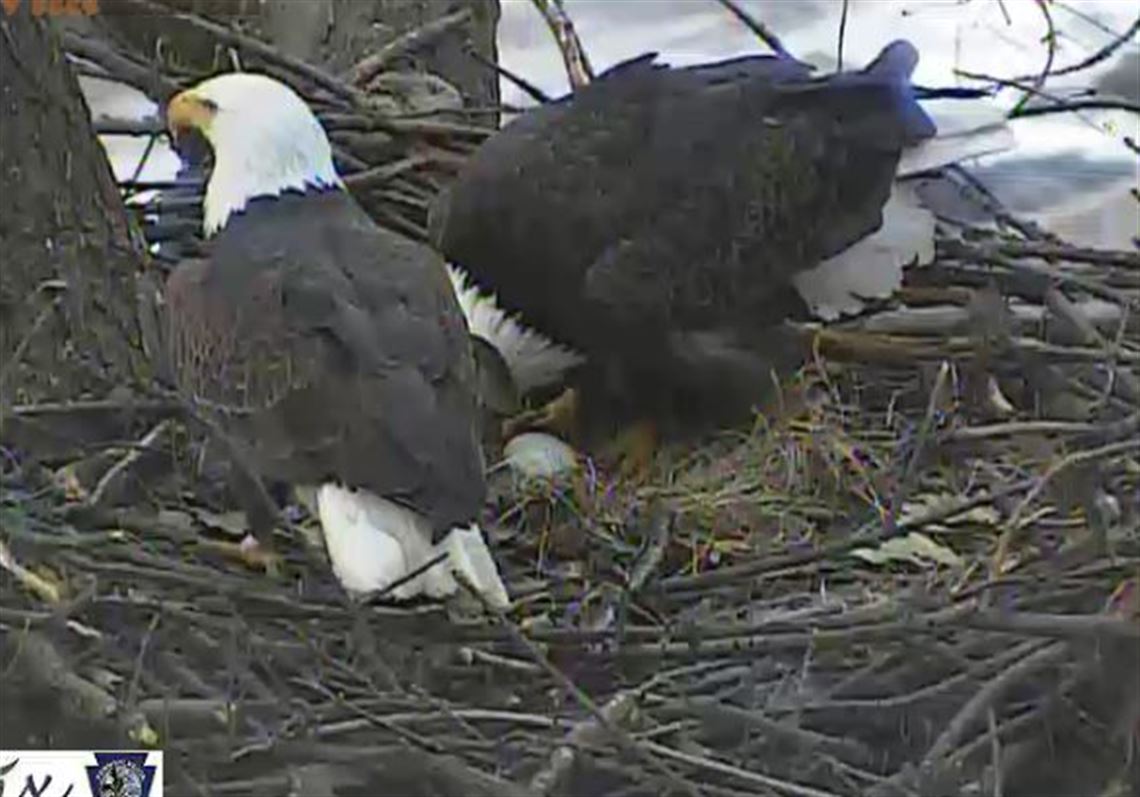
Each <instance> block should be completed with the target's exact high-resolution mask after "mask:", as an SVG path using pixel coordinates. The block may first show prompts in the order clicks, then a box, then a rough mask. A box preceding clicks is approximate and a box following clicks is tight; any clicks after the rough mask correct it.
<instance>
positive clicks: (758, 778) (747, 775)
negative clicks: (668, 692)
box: [642, 741, 839, 797]
mask: <svg viewBox="0 0 1140 797" xmlns="http://www.w3.org/2000/svg"><path fill="white" fill-rule="evenodd" d="M642 744H643V745H645V746H646V747H647V748H648V749H650V750H652V751H653V752H654V753H657V755H659V756H662V757H663V758H671V759H673V760H674V761H680V762H682V763H685V764H688V765H689V766H693V767H696V768H697V769H705V770H709V771H711V772H719V773H720V774H722V775H729V776H730V777H734V778H736V779H738V780H742V781H744V782H745V783H751V784H753V785H756V786H763V787H764V788H766V789H772V790H774V791H777V792H780V793H781V794H788V795H791V797H839V796H838V795H837V794H835V793H834V792H830V791H824V790H823V789H817V788H814V787H812V786H804V785H803V784H800V783H793V782H791V781H788V780H780V779H779V778H773V777H770V776H768V775H761V774H760V773H759V772H750V771H748V770H746V769H741V768H740V767H737V766H733V765H732V764H729V763H727V762H725V761H718V760H716V759H715V758H708V757H705V756H698V755H694V754H692V753H685V752H682V751H680V750H674V749H673V748H672V747H667V746H665V745H663V744H660V743H658V742H651V741H644V742H642Z"/></svg>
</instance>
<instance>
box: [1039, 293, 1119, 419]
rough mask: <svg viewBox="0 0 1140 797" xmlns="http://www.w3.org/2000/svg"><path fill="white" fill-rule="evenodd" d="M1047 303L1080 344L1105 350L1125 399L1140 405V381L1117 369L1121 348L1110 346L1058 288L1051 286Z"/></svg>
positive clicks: (1107, 364)
mask: <svg viewBox="0 0 1140 797" xmlns="http://www.w3.org/2000/svg"><path fill="white" fill-rule="evenodd" d="M1045 303H1046V305H1047V306H1048V307H1049V309H1050V310H1052V311H1053V312H1054V313H1056V314H1057V315H1058V316H1060V317H1061V318H1064V319H1065V320H1066V321H1068V322H1069V324H1070V325H1072V327H1073V329H1074V330H1075V331H1076V333H1077V335H1078V341H1077V342H1078V343H1080V344H1081V345H1083V346H1099V347H1101V348H1102V349H1105V365H1106V366H1107V368H1108V369H1109V371H1110V373H1112V374H1113V375H1114V377H1115V378H1116V379H1117V380H1118V381H1119V382H1120V386H1121V387H1122V388H1123V389H1124V391H1123V392H1124V398H1126V399H1128V400H1129V401H1132V402H1135V403H1137V404H1140V380H1138V379H1137V378H1136V376H1135V375H1134V374H1133V373H1132V372H1131V371H1129V370H1127V369H1124V368H1117V367H1116V352H1117V351H1118V350H1119V348H1120V347H1119V346H1118V345H1111V344H1109V342H1108V341H1107V340H1105V339H1104V336H1103V335H1101V334H1100V332H1099V331H1098V330H1097V328H1096V327H1095V326H1093V324H1092V322H1091V321H1089V320H1088V318H1086V317H1085V315H1084V313H1083V312H1081V309H1080V308H1079V307H1078V306H1077V305H1076V304H1074V303H1073V302H1072V301H1071V300H1070V299H1069V297H1067V296H1065V294H1063V293H1061V291H1059V290H1057V289H1056V288H1054V287H1052V286H1050V287H1049V289H1048V290H1047V291H1046V293H1045Z"/></svg>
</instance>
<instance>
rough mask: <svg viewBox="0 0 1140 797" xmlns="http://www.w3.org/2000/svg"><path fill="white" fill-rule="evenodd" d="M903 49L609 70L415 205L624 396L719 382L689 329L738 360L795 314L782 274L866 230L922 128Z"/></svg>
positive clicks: (927, 131) (463, 258)
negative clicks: (862, 66) (873, 56)
mask: <svg viewBox="0 0 1140 797" xmlns="http://www.w3.org/2000/svg"><path fill="white" fill-rule="evenodd" d="M915 58H916V56H915V55H914V51H913V48H911V47H910V45H908V44H905V43H899V44H896V45H892V47H890V48H887V50H885V51H884V52H883V54H882V55H881V56H880V57H879V58H878V59H877V60H876V62H875V63H873V64H872V65H871V66H869V67H868V68H867V69H866V70H864V71H862V72H858V73H848V74H843V75H833V76H829V77H826V78H818V79H813V78H811V76H810V72H809V70H808V68H807V67H806V66H804V65H802V64H798V63H796V62H793V61H788V60H784V59H777V58H763V57H760V58H756V57H753V58H747V59H735V60H733V61H726V62H723V63H719V64H710V65H703V66H699V67H691V68H685V69H671V68H667V67H662V66H659V65H657V64H655V63H653V57H652V56H646V57H641V58H638V59H634V60H632V61H629V62H626V63H624V64H621V65H619V66H617V67H615V68H613V69H612V70H610V71H608V72H607V73H605V74H604V75H602V76H601V77H599V78H598V79H597V80H596V81H594V82H593V83H592V84H590V85H589V86H586V87H584V88H582V89H580V90H578V91H576V92H575V93H574V94H572V95H570V96H568V97H566V98H564V99H562V100H559V101H557V102H553V103H550V104H548V105H545V106H543V107H540V108H537V109H534V110H531V111H529V112H527V113H525V114H524V115H522V116H521V117H519V118H518V119H516V120H515V121H514V122H512V123H511V124H509V125H507V126H506V127H505V128H504V129H503V130H502V131H501V132H500V133H498V134H497V135H495V136H493V137H492V138H491V139H490V140H489V141H488V142H487V143H486V144H484V145H483V147H481V148H480V150H479V151H478V152H477V153H476V154H475V155H474V156H473V158H472V160H471V161H470V163H469V164H468V166H467V168H466V170H465V171H464V173H463V174H461V176H460V177H459V179H458V180H457V181H456V182H455V183H454V184H453V185H452V186H451V187H450V189H449V190H448V192H447V193H446V194H444V195H442V196H441V197H440V199H439V200H438V201H437V204H436V206H435V207H434V208H433V213H432V222H431V229H432V235H433V239H434V241H435V243H436V245H437V246H438V247H439V248H440V250H441V251H442V252H443V253H444V255H445V256H446V257H447V258H448V259H449V260H451V261H452V262H454V263H456V264H458V265H460V266H461V267H463V268H465V269H466V270H468V272H469V273H470V274H471V275H472V277H473V278H474V279H475V280H476V281H477V282H479V283H480V284H481V285H483V286H485V288H486V289H488V290H494V291H495V292H496V293H497V295H498V297H499V300H500V302H501V304H502V305H503V306H504V308H505V309H507V310H510V311H514V312H517V313H519V314H520V315H521V317H522V318H523V320H524V322H526V323H529V324H530V325H532V326H534V327H535V328H537V329H539V330H540V331H542V332H543V333H545V334H547V335H549V336H551V337H553V338H554V339H556V340H558V341H559V342H561V343H564V344H567V345H569V346H571V347H574V348H577V349H579V350H581V351H582V352H583V353H585V354H586V355H587V357H588V358H590V360H591V361H592V363H593V364H594V365H595V366H599V365H600V364H601V363H604V365H601V367H603V368H605V369H607V370H608V371H610V372H611V373H612V372H613V371H614V370H615V368H616V370H618V371H620V372H621V374H622V376H621V377H620V378H619V379H618V381H619V382H621V383H622V385H623V388H624V389H627V390H628V389H633V390H635V391H638V390H640V391H641V392H642V398H644V397H645V395H646V394H648V393H654V392H659V390H658V389H659V388H660V387H662V386H667V387H674V388H680V387H685V386H689V387H693V386H694V385H693V380H695V379H697V378H698V376H697V374H698V373H699V374H700V377H699V378H700V380H701V381H702V382H704V385H705V387H704V390H705V391H706V393H708V392H722V391H721V387H720V386H718V385H716V384H715V379H714V384H712V385H710V384H708V382H707V380H708V379H709V378H711V377H714V376H715V374H716V372H717V370H718V366H717V362H716V358H717V356H718V355H716V354H715V353H714V354H711V355H710V356H711V361H710V362H706V363H704V365H706V366H708V367H707V368H705V369H704V370H701V369H695V368H694V367H693V366H694V364H695V363H696V362H697V361H698V360H700V359H701V355H700V353H699V352H698V351H697V350H698V349H701V348H702V346H701V344H700V341H701V337H702V336H710V335H715V340H716V341H718V344H717V345H721V344H723V346H721V348H722V349H723V351H724V352H726V353H727V352H729V351H730V350H731V352H732V353H731V354H729V355H728V356H727V357H726V359H725V365H726V367H728V366H729V365H731V367H732V368H736V367H737V366H739V365H740V362H739V361H738V360H739V358H738V357H737V354H739V353H740V351H742V350H737V349H736V348H735V347H736V343H737V342H741V341H755V340H760V339H763V338H764V337H765V335H767V334H768V333H767V331H768V330H771V329H772V328H773V327H774V326H775V325H777V324H778V323H779V322H781V321H783V320H784V319H786V318H787V317H789V316H790V315H794V314H795V313H797V312H799V311H801V310H802V304H800V302H799V301H798V297H797V296H796V295H795V294H794V292H793V291H792V289H791V285H790V281H791V278H792V277H793V276H794V275H795V274H797V273H799V272H801V271H804V270H806V269H809V268H812V267H814V266H816V265H818V264H819V263H820V262H821V261H822V260H825V259H827V258H829V257H831V256H833V255H835V254H837V253H839V252H841V251H843V250H844V249H846V248H847V247H849V246H851V245H852V244H853V243H855V242H857V241H859V240H860V239H862V238H864V237H866V236H867V235H869V234H871V233H872V232H874V231H875V230H876V229H878V227H879V226H880V224H881V223H882V208H883V205H884V204H885V203H886V201H887V199H888V197H889V196H890V193H891V187H892V184H893V181H894V179H895V176H896V169H897V166H898V161H899V156H900V153H901V152H902V150H903V148H904V147H907V146H910V145H913V144H915V143H916V142H918V141H920V140H922V139H923V138H925V137H928V136H931V135H933V134H934V127H933V124H932V123H931V122H930V120H929V119H928V118H927V117H926V116H925V114H924V113H923V112H922V111H921V109H920V108H919V107H918V105H917V103H916V102H915V100H914V98H913V96H912V94H911V92H910V89H909V83H908V80H909V75H910V72H911V70H912V69H913V65H914V59H915ZM709 339H710V340H712V339H713V338H712V337H710V338H709ZM712 348H713V349H716V348H717V346H713V347H712ZM746 359H747V358H746ZM756 378H757V379H760V380H764V379H767V378H768V377H767V375H766V374H757V375H756ZM745 382H746V383H747V384H746V385H745V387H746V388H747V389H750V390H751V389H754V388H755V387H756V384H755V383H753V382H751V381H750V380H748V379H745ZM710 388H711V390H710Z"/></svg>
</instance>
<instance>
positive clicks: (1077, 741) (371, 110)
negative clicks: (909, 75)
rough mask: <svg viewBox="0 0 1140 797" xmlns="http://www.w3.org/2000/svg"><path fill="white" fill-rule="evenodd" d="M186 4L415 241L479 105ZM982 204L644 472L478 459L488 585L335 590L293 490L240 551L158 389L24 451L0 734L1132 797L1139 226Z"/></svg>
mask: <svg viewBox="0 0 1140 797" xmlns="http://www.w3.org/2000/svg"><path fill="white" fill-rule="evenodd" d="M550 13H551V15H552V18H553V19H555V21H557V7H556V6H552V7H551V10H550ZM191 19H197V18H191ZM198 22H199V23H200V24H202V25H203V26H206V28H205V29H207V30H215V29H216V33H217V35H218V36H219V39H221V40H222V41H225V42H227V43H229V44H230V45H232V46H235V47H239V48H241V49H242V51H243V53H244V54H245V55H246V56H247V58H248V59H249V60H250V61H251V62H254V63H258V64H259V65H264V66H265V67H266V68H271V69H272V70H273V71H275V72H276V73H277V74H278V75H280V76H282V77H285V78H286V79H288V80H289V81H290V82H291V83H292V84H293V85H294V86H296V87H297V88H298V89H299V90H301V91H302V92H304V93H305V95H306V97H307V98H308V99H309V100H310V101H311V102H313V103H314V105H315V107H317V108H318V109H319V111H320V113H321V115H322V119H323V121H324V122H325V124H326V125H327V126H328V127H329V129H330V131H331V133H332V137H333V139H334V141H336V142H337V147H338V157H339V158H340V159H341V161H342V165H344V164H350V166H351V168H349V169H348V170H347V174H348V182H349V184H350V186H351V187H353V190H354V191H357V192H358V195H359V196H361V197H362V199H363V201H364V202H365V204H366V206H367V207H368V208H369V210H370V211H372V212H373V215H374V216H375V217H376V219H377V221H378V222H380V223H386V224H389V225H391V226H393V227H395V228H396V229H400V230H402V231H404V232H408V233H409V234H413V235H415V234H418V233H419V232H421V231H422V225H423V210H424V208H425V207H426V204H427V201H428V200H429V199H430V197H431V195H432V193H433V192H434V191H435V190H437V189H438V186H439V183H440V182H441V181H442V180H444V179H446V174H447V172H448V171H449V170H453V169H454V168H455V166H456V164H458V163H459V162H461V159H462V157H463V156H464V154H465V153H467V152H469V151H470V150H471V149H472V148H473V147H475V146H477V144H478V143H479V141H481V140H482V138H483V137H485V136H486V135H487V131H486V130H483V129H480V128H475V127H470V126H468V125H466V124H464V123H462V122H456V121H451V120H446V121H444V120H441V119H439V118H438V115H437V116H433V117H431V118H426V119H425V118H393V117H391V116H390V115H388V114H385V113H381V112H380V111H379V110H377V108H376V105H375V102H374V101H373V100H372V99H371V98H369V97H368V96H366V95H363V94H362V93H361V92H360V90H359V89H357V88H354V87H353V86H351V85H348V84H345V83H342V82H341V81H340V80H339V79H337V78H334V77H331V76H329V75H324V74H323V73H321V72H320V71H319V70H316V69H315V68H313V67H311V66H309V65H305V64H298V63H295V62H292V61H291V60H290V59H287V58H285V57H283V56H281V55H279V54H277V53H275V52H274V51H273V50H272V48H269V47H268V46H267V45H264V44H261V43H255V44H250V43H249V42H246V41H244V39H243V38H242V37H241V35H240V34H237V33H235V32H233V31H231V30H229V29H227V28H223V27H221V26H218V25H215V24H214V23H210V22H208V21H206V20H198ZM209 26H213V27H212V28H211V27H209ZM552 27H555V28H556V29H557V26H556V25H552ZM564 32H565V31H563V33H564ZM560 41H561V39H560ZM568 41H571V42H572V41H573V40H572V37H571V38H570V39H568ZM72 44H73V45H74V44H75V42H74V41H73V42H72ZM71 51H72V52H73V53H75V54H77V55H82V56H83V57H84V59H85V61H84V63H85V64H86V68H90V69H96V70H102V71H103V72H105V73H106V74H108V75H109V76H113V77H117V78H121V79H127V80H128V82H137V81H133V78H132V72H131V70H132V69H133V68H134V67H135V66H138V64H137V63H134V62H132V61H131V58H130V56H129V55H125V54H122V53H113V55H115V56H116V57H117V59H118V60H116V59H112V58H110V57H105V54H104V57H100V54H99V53H98V52H96V50H95V49H94V48H93V47H91V46H88V47H87V49H85V50H83V51H80V48H79V47H72V48H71ZM574 52H575V51H574V49H573V47H572V46H571V47H570V54H571V56H572V55H573V53H574ZM567 62H568V64H569V63H572V62H573V63H584V62H585V59H584V56H581V54H580V51H579V57H578V58H576V59H575V58H573V57H568V59H567ZM132 64H133V65H132ZM147 74H148V78H147V79H148V80H150V81H152V84H151V85H153V79H154V75H153V72H148V73H147ZM134 77H136V78H137V77H138V74H135V75H134ZM160 77H161V78H162V80H163V81H168V82H169V84H170V85H173V84H174V83H175V82H176V81H178V80H181V79H182V78H183V77H185V76H180V75H176V74H171V75H161V76H160ZM348 133H352V134H353V135H351V136H349V135H342V134H348ZM375 141H383V143H384V146H380V147H374V146H373V144H375ZM958 179H960V180H962V181H963V185H964V187H965V188H966V189H969V190H974V191H981V190H982V189H981V188H980V187H978V186H970V185H969V184H968V176H964V175H962V174H959V175H958ZM138 188H139V186H136V185H124V192H125V193H130V192H131V191H133V190H137V189H138ZM983 200H984V201H986V202H989V207H990V210H991V211H992V223H989V224H986V225H984V226H981V227H979V226H973V227H965V226H961V225H954V224H950V223H947V224H944V225H943V227H942V230H941V233H940V240H939V244H938V253H939V256H938V259H937V262H936V263H935V264H934V265H932V266H930V267H927V268H923V269H915V270H912V272H911V273H909V274H908V276H907V283H906V285H905V287H904V289H903V291H902V292H901V293H900V294H899V295H898V296H897V297H896V298H895V300H893V301H892V302H891V304H890V305H889V306H885V307H883V308H882V309H881V310H879V311H878V312H874V313H870V314H868V315H866V316H864V317H862V318H859V319H857V320H854V321H850V322H846V323H843V324H839V325H831V326H827V327H816V326H811V325H807V326H805V327H803V328H802V331H803V334H804V335H805V336H809V337H810V338H811V339H812V340H813V341H814V343H815V345H814V347H813V356H812V358H811V359H810V361H809V362H808V363H807V364H806V365H805V366H804V367H803V368H802V369H801V370H800V371H799V372H798V373H797V374H796V376H795V377H794V378H792V379H790V380H786V381H785V382H783V383H782V384H781V385H780V386H779V390H778V391H777V395H776V397H775V398H774V399H773V401H772V403H771V406H770V407H768V408H767V410H766V411H765V412H764V413H762V414H759V415H758V416H757V423H756V425H755V427H754V428H752V429H745V430H738V431H736V432H734V433H731V434H729V433H725V434H720V435H717V436H716V437H715V438H712V439H709V440H706V441H703V442H702V443H701V444H700V445H686V446H676V447H673V448H671V449H669V450H666V451H664V452H663V453H662V454H661V456H660V457H659V461H658V462H657V464H656V467H655V472H654V474H653V478H652V479H651V480H650V481H649V482H648V483H641V484H626V483H623V482H621V481H620V480H619V479H617V478H616V477H615V476H614V475H613V474H610V473H606V472H605V471H603V470H600V469H598V468H595V467H593V466H592V465H591V464H590V463H589V461H587V462H586V463H585V464H584V466H583V468H582V469H581V471H580V472H579V474H577V476H575V477H574V478H571V479H569V480H568V481H567V482H566V483H564V484H559V485H549V484H546V485H531V484H520V483H516V482H513V481H510V480H506V481H504V482H502V483H497V484H496V489H495V491H494V493H495V494H494V497H493V501H492V503H491V505H490V506H489V507H488V515H489V517H488V518H487V523H486V525H485V528H488V529H490V530H491V533H492V534H493V536H494V537H495V548H496V551H497V552H498V553H499V555H500V560H501V562H502V563H503V565H504V569H505V572H504V576H505V578H506V579H507V581H508V583H509V584H510V585H511V588H512V591H513V592H514V594H515V596H516V597H517V602H516V606H515V607H514V608H513V610H512V611H511V612H510V613H509V614H507V615H496V614H494V613H489V612H485V613H484V612H481V613H477V616H476V617H471V616H465V617H462V618H460V617H457V616H456V615H454V613H452V612H451V611H450V610H449V609H448V608H446V607H440V606H436V605H428V604H423V605H414V606H392V605H382V604H377V603H372V604H368V605H360V604H353V603H350V602H349V601H347V600H346V598H345V597H344V596H343V593H342V592H341V591H340V589H339V588H338V586H337V585H336V583H335V582H334V580H333V578H332V576H331V573H330V571H329V568H328V566H327V563H326V562H325V561H324V559H323V557H324V554H323V551H322V549H321V547H320V545H319V544H316V543H314V540H313V537H312V534H311V531H312V529H313V527H314V525H315V522H316V521H315V520H314V519H313V518H311V517H309V516H308V515H307V514H306V513H305V512H304V511H303V510H298V511H297V512H296V513H294V514H293V515H292V516H291V517H290V519H289V522H288V523H287V524H286V527H285V528H283V529H281V530H280V536H279V540H278V542H279V546H278V547H279V549H280V551H281V552H282V559H281V561H280V562H278V563H276V568H275V570H274V572H273V573H271V574H266V573H261V572H252V571H251V570H249V569H248V568H246V567H243V566H242V565H241V564H239V563H237V562H236V561H235V560H234V558H233V557H232V556H231V555H230V554H231V553H232V552H233V548H234V547H235V546H236V543H237V540H239V539H240V538H241V536H242V535H243V534H244V531H245V529H244V526H243V521H242V518H241V516H240V514H238V513H236V512H234V511H232V506H230V505H228V504H227V502H226V499H225V496H224V494H222V493H220V492H219V491H218V490H217V489H216V488H215V486H214V484H213V482H212V481H211V479H210V478H208V477H207V476H206V475H203V469H202V468H201V467H200V463H199V462H198V459H199V455H200V444H199V441H198V440H197V438H196V437H195V436H194V435H193V434H191V433H190V432H188V431H187V428H186V427H184V425H183V423H182V421H181V420H180V418H179V417H178V416H177V413H176V412H173V408H172V407H170V406H167V405H166V404H164V402H162V401H155V402H152V403H149V404H145V403H139V402H137V401H136V402H132V403H131V404H130V406H129V408H128V409H127V410H126V411H129V412H130V413H131V414H132V418H134V420H135V421H136V422H137V425H138V426H139V428H140V430H141V432H140V435H139V437H138V438H137V439H136V440H134V441H133V442H131V443H129V444H125V445H123V444H121V445H116V446H112V447H107V448H105V449H103V450H99V451H96V452H92V453H89V454H88V455H86V456H84V457H83V458H82V459H77V460H66V461H48V462H46V463H45V462H39V463H37V464H36V465H35V466H23V465H21V464H20V463H18V462H14V461H12V462H9V461H6V464H5V472H4V474H3V498H2V502H0V524H2V526H3V534H2V535H0V568H2V571H3V574H2V575H0V639H2V640H3V650H4V651H5V653H4V657H3V658H4V661H3V665H4V667H5V669H4V673H3V679H2V681H0V688H2V693H3V699H4V705H5V712H4V713H5V723H4V724H5V725H6V726H7V728H8V730H7V731H6V733H7V734H8V735H7V736H6V739H5V746H15V745H18V744H21V743H24V744H32V745H37V744H38V745H48V744H50V745H51V746H55V747H85V746H87V747H90V746H94V747H103V746H107V745H108V744H112V743H113V744H118V745H120V746H124V745H133V746H138V747H157V748H161V749H163V750H165V752H166V765H167V770H168V771H167V776H166V787H167V788H168V789H170V790H171V793H173V794H212V795H225V794H235V795H236V794H241V795H259V794H264V795H284V794H304V795H323V794H329V795H331V794H378V793H390V794H396V793H398V794H417V795H444V794H447V795H473V794H487V795H492V794H517V795H550V794H614V795H618V794H623V795H656V794H709V795H720V794H724V795H736V794H764V795H797V796H798V795H805V796H806V795H811V796H813V797H824V796H825V795H827V796H837V795H882V796H883V797H887V796H888V795H932V794H979V795H983V794H985V795H989V794H1004V795H1015V794H1024V795H1036V794H1072V795H1078V794H1080V795H1089V794H1098V795H1105V797H1108V796H1109V795H1124V794H1134V793H1136V790H1137V788H1140V756H1138V755H1137V754H1136V752H1137V751H1136V746H1137V742H1138V741H1140V679H1137V678H1136V673H1137V672H1140V531H1138V526H1140V507H1138V501H1137V496H1138V495H1140V412H1138V407H1140V379H1138V370H1140V369H1138V364H1140V340H1138V337H1140V336H1138V334H1137V332H1138V329H1140V321H1138V314H1137V311H1138V310H1140V256H1138V255H1137V253H1136V252H1105V251H1090V250H1086V249H1081V248H1078V247H1073V246H1070V245H1067V244H1065V243H1064V242H1062V241H1058V240H1056V239H1054V238H1052V237H1050V236H1049V235H1047V234H1045V233H1043V232H1041V231H1040V230H1038V229H1036V228H1035V227H1033V226H1032V225H1030V224H1026V223H1024V222H1021V221H1019V220H1017V219H1015V218H1012V217H1010V216H1009V215H1008V214H1007V213H1005V212H1004V211H1002V209H1001V208H1000V207H997V206H996V205H994V204H993V203H992V201H990V200H988V199H985V198H983ZM109 411H116V412H122V411H124V410H123V409H122V408H117V407H115V406H114V402H87V403H84V402H75V403H71V404H59V405H50V406H49V405H41V406H29V407H17V408H15V410H14V412H15V414H17V415H18V416H21V417H22V419H23V420H25V421H40V422H44V423H51V424H55V423H61V422H65V421H66V420H67V419H69V418H73V417H74V416H76V415H77V414H78V415H83V414H85V413H102V412H109ZM17 729H18V731H17ZM16 733H19V734H21V736H19V737H16V736H15V735H14V734H16Z"/></svg>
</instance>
